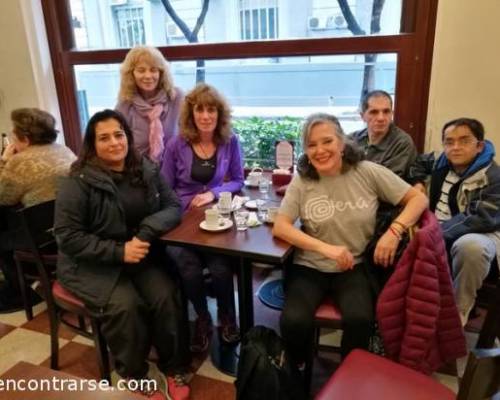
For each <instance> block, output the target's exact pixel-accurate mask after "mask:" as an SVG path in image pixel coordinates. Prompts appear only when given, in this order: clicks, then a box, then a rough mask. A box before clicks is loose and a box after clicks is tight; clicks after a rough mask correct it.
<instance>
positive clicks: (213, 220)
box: [205, 208, 219, 229]
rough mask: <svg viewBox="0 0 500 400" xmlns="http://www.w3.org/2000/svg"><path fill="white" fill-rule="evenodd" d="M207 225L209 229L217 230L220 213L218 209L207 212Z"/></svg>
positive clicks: (210, 209)
mask: <svg viewBox="0 0 500 400" xmlns="http://www.w3.org/2000/svg"><path fill="white" fill-rule="evenodd" d="M205 225H206V226H207V228H209V229H215V228H217V227H218V226H219V212H218V211H217V210H216V209H214V208H209V209H208V210H205Z"/></svg>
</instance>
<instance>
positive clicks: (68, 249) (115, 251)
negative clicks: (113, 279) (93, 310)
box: [54, 177, 124, 264]
mask: <svg viewBox="0 0 500 400" xmlns="http://www.w3.org/2000/svg"><path fill="white" fill-rule="evenodd" d="M89 193H90V191H89V188H88V187H86V185H85V184H84V183H83V182H82V181H81V179H80V178H78V177H68V178H64V179H62V180H61V183H60V186H59V190H58V193H57V198H56V210H55V221H54V233H55V236H56V240H57V245H58V248H59V250H60V251H62V252H63V253H64V254H66V255H67V256H69V257H71V258H72V259H74V260H75V261H76V262H79V261H93V260H99V262H100V263H105V264H112V263H120V262H123V256H124V244H123V243H121V242H118V241H116V240H112V239H102V238H101V237H99V236H97V235H95V234H94V233H92V232H90V231H89V223H88V215H89V213H90V212H92V211H93V210H91V209H90V208H91V207H90V199H89Z"/></svg>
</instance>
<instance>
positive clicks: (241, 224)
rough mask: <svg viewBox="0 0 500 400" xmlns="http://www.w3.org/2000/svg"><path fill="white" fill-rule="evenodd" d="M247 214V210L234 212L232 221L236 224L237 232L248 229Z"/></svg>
mask: <svg viewBox="0 0 500 400" xmlns="http://www.w3.org/2000/svg"><path fill="white" fill-rule="evenodd" d="M249 214H250V213H249V212H248V211H247V210H237V211H235V212H234V221H235V222H236V230H237V231H246V230H247V229H248V225H247V222H248V216H249Z"/></svg>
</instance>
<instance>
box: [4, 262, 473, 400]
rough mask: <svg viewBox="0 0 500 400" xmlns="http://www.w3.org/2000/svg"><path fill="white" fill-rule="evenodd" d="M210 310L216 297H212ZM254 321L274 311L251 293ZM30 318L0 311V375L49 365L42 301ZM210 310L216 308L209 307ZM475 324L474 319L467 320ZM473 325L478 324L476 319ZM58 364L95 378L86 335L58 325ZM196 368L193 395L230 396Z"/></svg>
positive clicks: (318, 370)
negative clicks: (22, 365)
mask: <svg viewBox="0 0 500 400" xmlns="http://www.w3.org/2000/svg"><path fill="white" fill-rule="evenodd" d="M270 272H271V271H270V270H269V269H260V268H254V289H255V291H257V289H258V287H259V286H260V284H261V283H262V282H263V281H264V280H265V279H266V278H268V275H269V274H270ZM210 304H211V310H212V311H215V302H214V301H211V302H210ZM254 307H255V319H256V321H255V322H256V324H261V325H266V326H269V327H271V328H274V329H278V325H279V322H278V321H279V311H276V310H273V309H270V308H268V307H266V306H264V305H263V304H262V303H261V302H260V300H258V298H257V296H255V298H254ZM34 314H35V318H34V319H33V320H32V321H30V322H26V317H25V315H24V312H23V311H19V312H16V313H12V314H3V315H0V375H1V374H2V373H4V372H5V371H6V370H8V369H9V368H11V367H12V366H13V365H14V364H16V363H17V362H19V361H28V362H30V363H33V364H38V365H44V366H50V345H49V334H48V333H49V323H48V317H47V312H46V310H45V306H44V304H40V305H38V306H36V307H35V309H34ZM213 315H214V316H215V315H216V314H215V312H213ZM473 325H474V321H473V323H472V324H471V326H473ZM476 325H477V324H476ZM338 339H339V334H338V332H325V333H324V334H323V335H322V339H321V340H322V341H328V342H331V341H334V342H336V341H338ZM467 339H468V342H469V348H471V347H473V346H474V344H475V341H476V340H477V334H472V333H468V335H467ZM59 343H60V369H61V370H62V371H65V372H67V373H70V374H72V375H76V376H79V377H82V378H95V379H97V378H98V376H99V374H98V367H97V363H96V355H95V351H94V348H93V344H92V342H91V341H90V340H88V339H86V338H83V337H81V336H76V335H74V334H73V333H72V332H69V331H67V330H62V331H61V333H60V341H59ZM335 361H336V360H335V359H334V358H332V356H331V355H329V354H327V353H325V354H323V353H320V354H319V357H318V358H317V359H316V361H315V369H314V383H313V391H317V390H318V389H319V387H321V385H322V384H323V383H324V381H325V380H326V379H327V378H328V377H329V376H330V375H331V373H332V371H333V370H334V369H335ZM195 364H196V365H198V368H197V370H196V374H195V376H194V378H193V380H192V382H191V387H192V399H207V400H209V399H214V400H215V399H216V400H226V399H233V398H234V397H235V389H234V385H233V381H234V379H233V378H232V377H230V376H227V375H224V374H222V373H221V372H219V371H218V370H216V369H215V367H214V366H213V365H212V364H211V362H210V359H209V358H207V359H204V360H197V362H196V363H195ZM464 365H465V359H463V360H459V362H458V373H459V375H461V374H462V373H463V368H464ZM435 377H436V379H438V380H439V381H441V382H442V383H444V384H446V385H448V386H450V387H451V388H452V389H454V390H457V387H458V385H457V377H456V376H454V375H449V374H444V373H443V374H435Z"/></svg>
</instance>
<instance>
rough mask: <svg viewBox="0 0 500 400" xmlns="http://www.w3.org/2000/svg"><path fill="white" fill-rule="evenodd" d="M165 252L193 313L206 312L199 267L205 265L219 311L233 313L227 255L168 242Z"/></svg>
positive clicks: (232, 289)
mask: <svg viewBox="0 0 500 400" xmlns="http://www.w3.org/2000/svg"><path fill="white" fill-rule="evenodd" d="M167 253H168V255H169V256H170V258H172V260H173V261H174V264H175V265H176V267H177V270H178V274H179V276H180V277H181V280H182V284H183V287H184V292H185V293H186V295H187V298H188V299H189V301H191V303H193V307H194V309H195V311H196V314H198V315H203V314H207V313H208V305H207V293H206V288H205V283H204V278H203V268H204V267H205V266H206V267H207V268H208V269H209V271H210V274H211V276H212V285H213V289H214V292H215V297H216V299H217V308H218V310H219V312H220V313H222V314H229V315H231V316H233V317H234V313H235V311H234V284H233V271H232V269H231V265H230V260H231V258H229V257H227V256H218V255H213V254H206V253H202V252H197V251H194V250H190V249H185V248H183V247H175V246H168V247H167Z"/></svg>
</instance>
